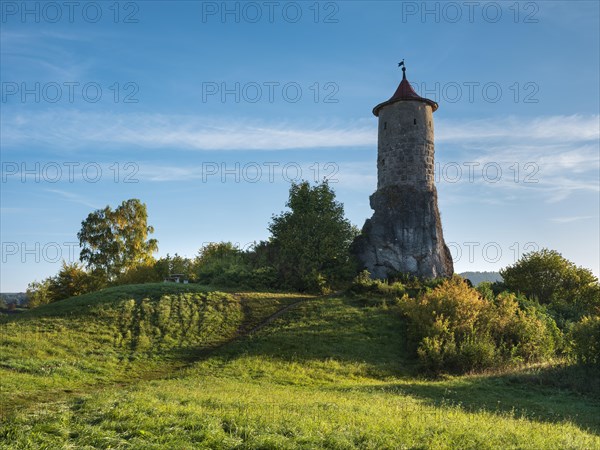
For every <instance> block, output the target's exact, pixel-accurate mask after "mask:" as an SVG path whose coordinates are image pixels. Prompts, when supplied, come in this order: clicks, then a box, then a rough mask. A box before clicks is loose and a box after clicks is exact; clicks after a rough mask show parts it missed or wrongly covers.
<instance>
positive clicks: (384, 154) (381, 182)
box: [353, 62, 454, 278]
mask: <svg viewBox="0 0 600 450" xmlns="http://www.w3.org/2000/svg"><path fill="white" fill-rule="evenodd" d="M400 65H402V66H404V62H402V63H400ZM437 108H438V104H437V103H436V102H434V101H433V100H430V99H426V98H423V97H421V96H419V95H418V94H417V93H416V92H415V91H414V89H413V88H412V86H411V85H410V83H409V82H408V80H407V79H406V67H402V81H401V82H400V85H399V86H398V89H396V92H395V93H394V95H393V96H392V97H391V98H390V99H389V100H387V101H385V102H383V103H380V104H378V105H377V106H376V107H375V108H374V109H373V114H374V115H375V116H377V117H378V118H379V125H378V126H379V129H378V142H377V191H376V192H375V193H374V194H373V195H371V197H370V203H371V208H372V209H373V210H374V211H375V212H374V214H373V217H372V218H371V219H367V221H366V222H365V225H364V227H363V230H362V233H361V235H360V236H359V237H358V238H357V239H356V241H355V242H354V245H353V250H354V253H355V255H356V256H357V259H358V260H359V262H360V263H361V266H362V267H363V268H365V269H367V270H369V272H370V273H371V276H372V277H374V278H389V277H391V276H394V275H397V274H399V273H405V274H406V273H408V274H411V275H415V276H420V277H427V278H432V277H440V276H450V275H452V273H453V271H454V269H453V263H452V257H451V255H450V251H449V250H448V247H447V246H446V244H445V242H444V238H443V232H442V225H441V219H440V214H439V210H438V205H437V190H436V188H435V178H434V151H435V149H434V132H433V112H434V111H435V110H437Z"/></svg>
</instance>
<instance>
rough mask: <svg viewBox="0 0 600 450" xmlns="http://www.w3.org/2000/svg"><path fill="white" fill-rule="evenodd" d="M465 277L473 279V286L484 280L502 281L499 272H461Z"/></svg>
mask: <svg viewBox="0 0 600 450" xmlns="http://www.w3.org/2000/svg"><path fill="white" fill-rule="evenodd" d="M459 275H460V276H461V277H463V278H467V279H469V280H471V283H473V286H477V285H478V284H479V283H481V282H482V281H491V282H492V283H493V282H494V281H502V277H501V276H500V274H499V273H498V272H463V273H459Z"/></svg>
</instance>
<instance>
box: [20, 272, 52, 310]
mask: <svg viewBox="0 0 600 450" xmlns="http://www.w3.org/2000/svg"><path fill="white" fill-rule="evenodd" d="M51 283H52V278H50V277H49V278H45V279H44V280H42V281H32V282H31V283H29V284H28V285H27V291H26V292H27V299H28V301H27V306H28V307H29V308H36V307H38V306H40V305H45V304H46V303H50V302H52V301H54V300H53V298H54V296H53V294H52V287H51Z"/></svg>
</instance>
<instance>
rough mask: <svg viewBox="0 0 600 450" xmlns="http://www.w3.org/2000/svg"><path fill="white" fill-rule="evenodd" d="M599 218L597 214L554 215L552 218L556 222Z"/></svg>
mask: <svg viewBox="0 0 600 450" xmlns="http://www.w3.org/2000/svg"><path fill="white" fill-rule="evenodd" d="M588 219H597V216H570V217H554V218H552V219H550V220H551V221H552V222H556V223H571V222H579V221H580V220H588Z"/></svg>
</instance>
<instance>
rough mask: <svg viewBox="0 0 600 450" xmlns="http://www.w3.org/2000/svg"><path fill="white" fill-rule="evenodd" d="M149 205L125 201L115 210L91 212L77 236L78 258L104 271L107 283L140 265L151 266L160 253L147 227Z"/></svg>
mask: <svg viewBox="0 0 600 450" xmlns="http://www.w3.org/2000/svg"><path fill="white" fill-rule="evenodd" d="M147 219H148V215H147V212H146V205H145V204H144V203H142V202H141V201H140V200H138V199H130V200H126V201H124V202H123V203H121V205H119V206H118V207H117V208H116V209H115V210H114V211H113V210H112V209H111V208H110V206H106V207H105V208H103V209H98V210H96V211H94V212H92V213H90V214H89V215H88V216H87V218H86V219H85V220H84V221H83V222H81V230H80V231H79V233H77V237H78V238H79V246H80V247H81V252H80V256H79V259H80V260H81V261H82V262H83V263H85V264H86V266H87V267H88V268H90V269H92V270H101V271H103V272H104V274H105V276H106V279H107V280H108V281H111V280H114V279H115V278H116V277H118V276H119V275H120V274H121V273H123V272H125V271H127V270H129V269H131V268H133V267H135V266H136V265H138V264H148V263H150V262H151V261H152V254H153V253H154V252H156V251H157V250H158V244H157V241H156V239H148V235H149V234H152V233H153V232H154V228H153V227H152V226H149V225H147Z"/></svg>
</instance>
